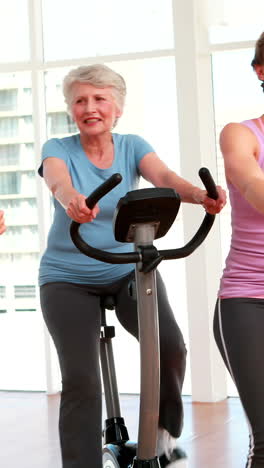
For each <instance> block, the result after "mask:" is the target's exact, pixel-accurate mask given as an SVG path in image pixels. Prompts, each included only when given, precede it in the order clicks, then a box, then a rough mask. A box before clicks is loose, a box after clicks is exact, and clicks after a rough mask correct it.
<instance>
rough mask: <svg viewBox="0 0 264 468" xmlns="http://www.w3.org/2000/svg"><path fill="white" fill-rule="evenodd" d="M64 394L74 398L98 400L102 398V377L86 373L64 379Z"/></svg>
mask: <svg viewBox="0 0 264 468" xmlns="http://www.w3.org/2000/svg"><path fill="white" fill-rule="evenodd" d="M62 393H63V394H64V395H68V396H70V395H71V396H72V397H73V398H84V399H89V400H93V399H97V398H98V396H100V398H101V380H100V376H96V373H95V374H94V375H87V374H85V373H83V374H81V373H79V374H77V373H76V374H72V375H71V376H68V377H67V378H63V379H62Z"/></svg>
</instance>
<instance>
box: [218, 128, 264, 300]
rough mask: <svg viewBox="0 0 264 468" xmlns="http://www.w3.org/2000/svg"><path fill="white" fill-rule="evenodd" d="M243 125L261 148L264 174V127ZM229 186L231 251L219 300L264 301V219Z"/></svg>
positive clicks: (221, 283) (260, 164) (259, 160)
mask: <svg viewBox="0 0 264 468" xmlns="http://www.w3.org/2000/svg"><path fill="white" fill-rule="evenodd" d="M259 123H260V125H261V128H262V131H260V130H259V128H258V127H257V125H256V124H255V123H254V122H253V121H252V120H246V121H244V122H242V124H243V125H246V126H247V127H248V128H250V129H251V130H252V132H253V133H254V134H255V135H256V137H257V139H258V141H259V144H260V154H259V159H258V164H259V166H260V167H261V168H262V170H264V125H263V123H262V121H261V120H260V119H259ZM227 185H228V190H229V197H230V204H231V226H232V236H231V245H230V251H229V254H228V256H227V259H226V265H225V268H224V271H223V276H222V278H221V281H220V288H219V293H218V295H219V297H264V215H263V214H261V213H259V212H258V211H257V210H256V209H255V208H253V207H252V206H251V205H250V204H249V203H248V202H247V201H246V200H245V199H244V198H243V197H242V195H240V193H239V191H238V190H237V189H236V188H235V187H234V186H233V185H232V184H230V183H228V184H227Z"/></svg>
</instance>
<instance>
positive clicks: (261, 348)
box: [214, 298, 264, 468]
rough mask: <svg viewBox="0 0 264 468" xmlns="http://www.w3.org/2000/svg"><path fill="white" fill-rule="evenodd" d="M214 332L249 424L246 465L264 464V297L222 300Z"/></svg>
mask: <svg viewBox="0 0 264 468" xmlns="http://www.w3.org/2000/svg"><path fill="white" fill-rule="evenodd" d="M214 335H215V339H216V342H217V345H218V348H219V350H220V352H221V355H222V357H223V360H224V362H225V364H226V367H227V369H228V370H229V372H230V374H231V376H232V378H233V380H234V382H235V384H236V387H237V390H238V393H239V396H240V399H241V403H242V405H243V408H244V411H245V414H246V418H247V421H248V426H249V454H248V459H247V463H246V468H263V467H264V363H263V359H264V299H255V298H231V299H221V300H220V299H219V300H218V301H217V303H216V307H215V316H214Z"/></svg>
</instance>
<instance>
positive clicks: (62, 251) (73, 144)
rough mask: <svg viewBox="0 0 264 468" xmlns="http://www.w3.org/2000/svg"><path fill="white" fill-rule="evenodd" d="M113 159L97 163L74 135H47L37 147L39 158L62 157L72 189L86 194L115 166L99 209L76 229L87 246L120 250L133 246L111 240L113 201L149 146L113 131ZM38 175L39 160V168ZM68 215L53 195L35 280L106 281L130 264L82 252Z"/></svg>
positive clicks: (135, 176) (132, 185) (135, 175)
mask: <svg viewBox="0 0 264 468" xmlns="http://www.w3.org/2000/svg"><path fill="white" fill-rule="evenodd" d="M112 136H113V142H114V161H113V164H112V166H111V167H110V168H108V169H100V168H98V167H96V166H95V165H94V164H92V163H91V161H90V160H89V159H88V157H87V155H86V153H85V152H84V150H83V148H82V145H81V142H80V135H79V134H77V135H73V136H70V137H65V138H61V139H58V138H53V139H50V140H48V141H47V142H46V143H45V144H44V145H43V148H42V161H44V160H45V159H46V158H48V157H55V158H59V159H62V160H63V161H65V163H66V165H67V167H68V170H69V173H70V175H71V178H72V183H73V186H74V187H75V189H76V190H77V191H78V192H80V193H82V194H83V195H85V196H88V195H89V194H90V193H91V192H92V191H93V190H95V189H96V188H97V187H98V186H99V185H100V184H101V183H102V182H104V181H105V180H106V179H108V178H109V177H110V176H111V175H112V174H114V173H116V172H119V173H120V174H121V175H122V181H121V183H120V184H119V185H117V186H116V187H115V188H114V189H113V190H112V191H111V192H109V193H108V194H107V195H106V196H105V197H103V198H102V199H101V200H100V201H99V207H100V213H99V214H98V215H97V217H96V219H95V220H94V221H92V222H91V223H85V224H83V225H82V226H81V227H80V234H81V236H82V237H83V239H84V240H86V241H87V242H88V243H89V244H90V245H92V246H93V247H96V248H99V249H103V250H107V251H110V252H115V253H120V252H129V251H131V250H132V249H133V245H131V244H127V243H125V244H123V243H120V242H117V241H116V240H115V238H114V233H113V226H112V219H113V214H114V210H115V208H116V205H117V203H118V201H119V199H120V198H121V197H123V196H124V195H125V194H126V193H127V192H128V191H130V190H134V189H136V188H137V186H138V181H139V175H140V174H139V163H140V160H141V159H142V158H143V156H145V155H146V154H147V153H150V152H153V151H154V150H153V148H152V147H151V145H149V144H148V143H147V142H146V141H145V140H144V139H142V138H141V137H139V136H137V135H120V134H117V133H113V134H112ZM39 174H40V175H41V176H42V164H41V166H40V168H39ZM71 221H72V220H71V219H70V218H69V217H68V216H67V214H66V212H65V209H64V208H63V207H62V206H61V205H60V203H59V202H58V201H57V200H56V199H54V218H53V222H52V225H51V228H50V232H49V235H48V241H47V248H46V250H45V252H44V254H43V256H42V259H41V262H40V268H39V284H40V285H43V284H45V283H49V282H54V281H66V282H71V283H80V284H97V285H100V284H107V283H111V282H113V281H116V280H118V279H120V278H122V277H123V276H125V275H126V274H128V273H129V272H130V271H131V270H132V269H133V268H134V265H133V264H128V265H112V264H109V263H103V262H99V261H98V260H94V259H92V258H90V257H87V256H86V255H83V254H82V253H81V252H80V251H79V250H78V249H77V248H76V247H75V245H74V244H73V243H72V240H71V237H70V232H69V230H70V224H71Z"/></svg>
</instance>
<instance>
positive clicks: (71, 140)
mask: <svg viewBox="0 0 264 468" xmlns="http://www.w3.org/2000/svg"><path fill="white" fill-rule="evenodd" d="M77 140H79V134H76V135H69V136H66V137H62V138H49V139H48V140H47V141H46V142H45V143H44V145H43V146H47V145H48V146H52V145H54V146H71V145H72V144H76V142H77Z"/></svg>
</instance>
